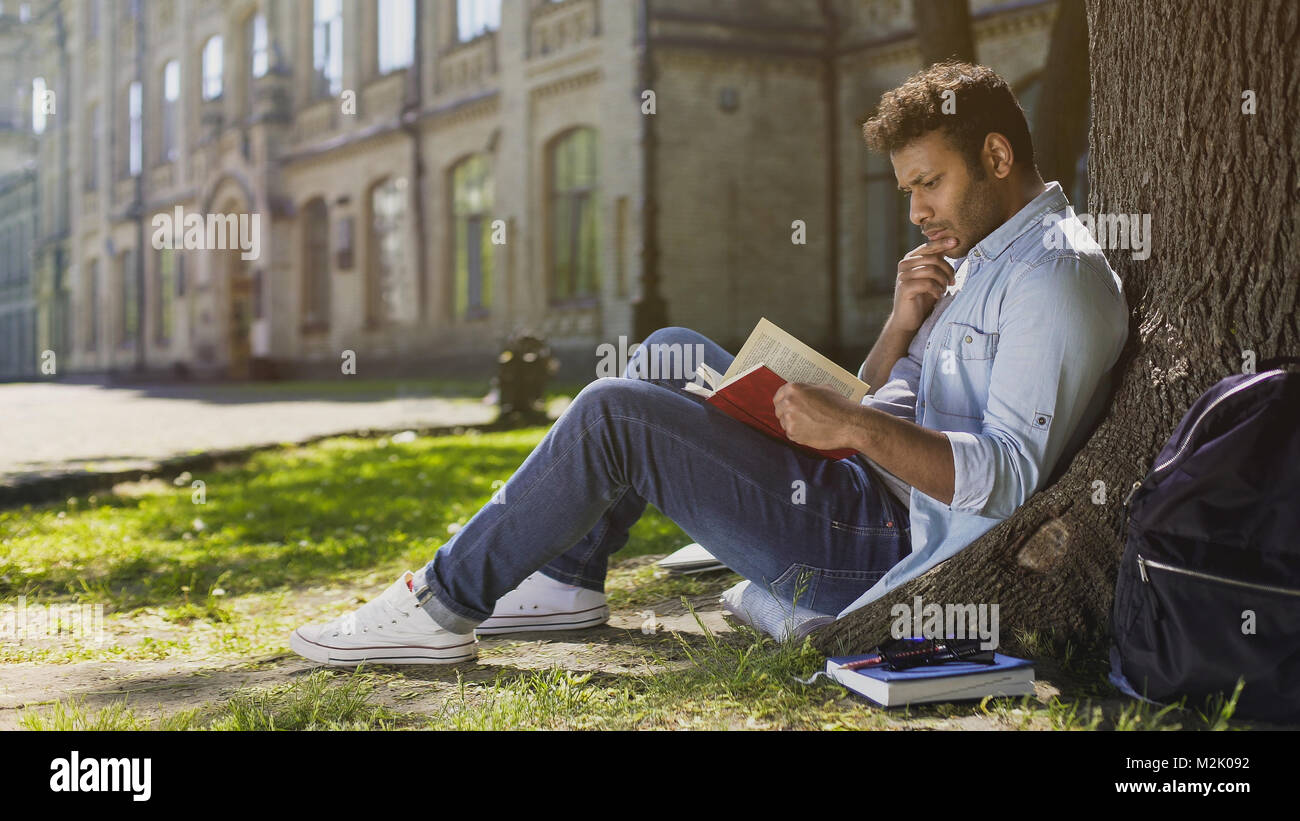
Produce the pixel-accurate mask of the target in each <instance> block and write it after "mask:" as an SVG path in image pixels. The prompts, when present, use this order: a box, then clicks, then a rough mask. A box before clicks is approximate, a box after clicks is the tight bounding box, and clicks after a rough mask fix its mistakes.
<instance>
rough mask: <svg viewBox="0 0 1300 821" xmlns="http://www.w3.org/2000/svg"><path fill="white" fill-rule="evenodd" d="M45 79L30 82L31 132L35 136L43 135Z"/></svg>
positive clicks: (38, 78) (40, 78) (39, 78)
mask: <svg viewBox="0 0 1300 821" xmlns="http://www.w3.org/2000/svg"><path fill="white" fill-rule="evenodd" d="M45 108H46V100H45V78H44V77H37V78H35V79H33V80H32V131H33V132H35V133H36V134H44V133H45V117H46V115H45Z"/></svg>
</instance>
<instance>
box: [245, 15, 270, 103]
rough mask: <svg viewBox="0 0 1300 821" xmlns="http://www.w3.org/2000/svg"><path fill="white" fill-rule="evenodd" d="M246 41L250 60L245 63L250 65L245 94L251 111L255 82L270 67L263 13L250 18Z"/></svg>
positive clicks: (254, 98) (264, 74)
mask: <svg viewBox="0 0 1300 821" xmlns="http://www.w3.org/2000/svg"><path fill="white" fill-rule="evenodd" d="M244 43H245V44H246V45H247V48H248V60H247V62H246V63H245V65H246V66H247V67H248V88H247V89H246V90H245V94H244V105H245V107H246V109H247V110H248V112H249V113H252V112H253V110H254V102H255V101H256V99H257V97H256V96H255V95H254V93H253V82H254V81H255V80H257V78H259V77H265V76H266V72H267V68H268V67H269V60H268V54H269V52H268V50H267V41H266V17H264V16H263V15H261V14H254V15H251V16H250V17H249V18H248V23H247V24H246V31H245V33H244Z"/></svg>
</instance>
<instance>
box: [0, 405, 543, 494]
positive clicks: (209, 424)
mask: <svg viewBox="0 0 1300 821" xmlns="http://www.w3.org/2000/svg"><path fill="white" fill-rule="evenodd" d="M422 393H423V395H421V390H420V386H419V385H418V384H417V383H414V382H412V383H411V384H410V386H409V389H408V388H407V387H406V386H404V385H401V384H398V385H396V386H394V384H393V383H392V382H385V383H378V385H377V386H376V388H375V390H374V391H373V392H367V391H365V390H359V391H357V390H349V392H348V393H347V394H340V395H334V396H329V395H318V396H311V395H303V394H302V393H301V392H297V391H294V390H293V389H292V386H289V387H288V388H286V387H285V385H284V383H276V384H274V385H269V386H267V387H265V388H261V387H259V386H255V385H194V386H167V387H144V388H124V387H102V386H98V385H85V384H64V383H47V384H39V383H14V384H3V385H0V420H3V424H2V426H0V484H3V483H5V482H6V481H7V480H13V479H15V478H18V477H31V476H34V475H45V474H53V473H61V472H64V471H68V470H78V469H87V468H89V469H93V470H96V471H116V470H125V469H130V468H134V467H141V466H143V467H147V466H148V464H149V463H150V462H152V461H154V460H157V459H160V458H165V457H169V456H178V455H183V454H187V453H195V452H206V451H211V450H225V449H234V448H242V447H250V446H256V445H264V444H275V443H279V442H296V441H302V440H305V439H310V438H313V437H317V436H322V435H325V434H331V433H345V432H349V431H356V430H361V429H372V430H394V429H396V430H401V429H403V428H407V427H411V428H419V427H425V428H427V427H436V426H455V425H477V424H485V423H488V422H491V421H492V420H493V419H495V418H496V408H495V407H494V406H492V405H490V404H484V403H483V402H481V401H479V400H476V399H459V398H455V399H453V398H443V397H435V396H431V395H429V388H428V387H427V386H425V387H424V388H423V391H422ZM553 407H554V403H553ZM555 415H557V413H556V412H555V410H553V411H552V416H555Z"/></svg>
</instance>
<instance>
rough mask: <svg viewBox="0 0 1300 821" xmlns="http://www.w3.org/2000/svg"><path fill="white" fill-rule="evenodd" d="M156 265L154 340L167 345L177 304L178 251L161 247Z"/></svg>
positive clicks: (155, 261)
mask: <svg viewBox="0 0 1300 821" xmlns="http://www.w3.org/2000/svg"><path fill="white" fill-rule="evenodd" d="M154 266H155V267H154V277H155V280H154V294H155V298H154V303H153V307H154V317H153V329H154V342H156V343H157V344H159V345H166V344H168V343H169V342H170V341H171V338H172V313H173V310H172V308H173V306H174V305H175V304H176V252H175V251H174V250H173V249H171V248H159V249H158V251H157V257H156V259H155V260H154Z"/></svg>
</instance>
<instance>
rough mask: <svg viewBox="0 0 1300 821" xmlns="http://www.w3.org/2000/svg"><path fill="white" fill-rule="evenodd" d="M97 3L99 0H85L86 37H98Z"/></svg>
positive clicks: (90, 38)
mask: <svg viewBox="0 0 1300 821" xmlns="http://www.w3.org/2000/svg"><path fill="white" fill-rule="evenodd" d="M99 3H100V0H86V39H87V40H94V39H96V38H98V37H99Z"/></svg>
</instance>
